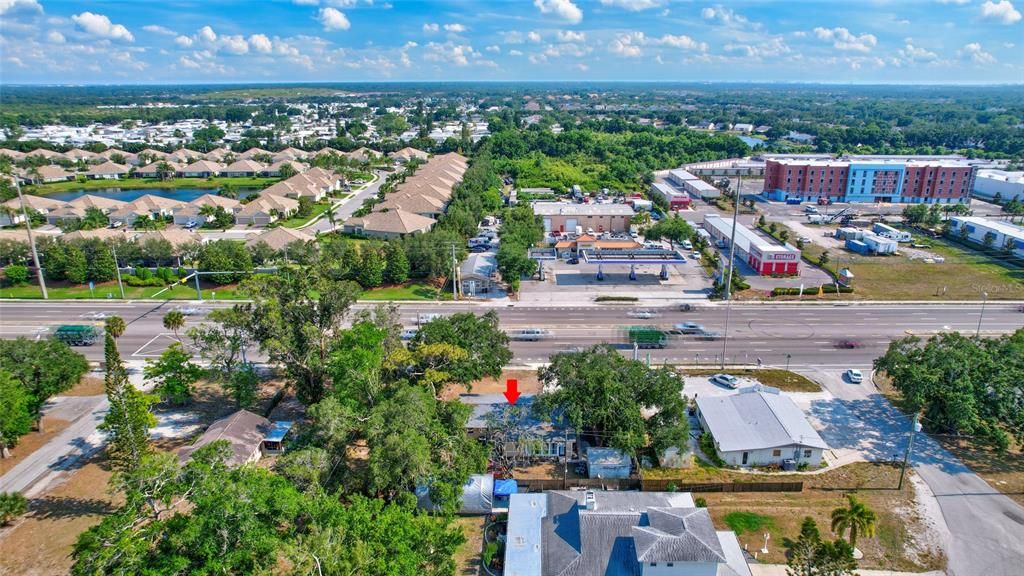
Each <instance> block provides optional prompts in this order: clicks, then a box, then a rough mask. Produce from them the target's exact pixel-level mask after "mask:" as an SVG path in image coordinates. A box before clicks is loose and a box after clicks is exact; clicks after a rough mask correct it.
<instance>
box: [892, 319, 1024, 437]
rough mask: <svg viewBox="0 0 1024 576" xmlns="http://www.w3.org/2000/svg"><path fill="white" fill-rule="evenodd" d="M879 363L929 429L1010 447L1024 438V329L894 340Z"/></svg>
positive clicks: (907, 403)
mask: <svg viewBox="0 0 1024 576" xmlns="http://www.w3.org/2000/svg"><path fill="white" fill-rule="evenodd" d="M875 368H876V369H878V370H882V371H884V372H885V373H886V374H887V375H888V376H889V377H890V378H892V383H893V386H894V387H895V388H896V389H897V390H898V391H899V392H900V394H901V395H902V396H903V400H904V403H905V404H904V405H905V406H906V408H907V409H908V410H909V411H911V412H913V413H917V412H921V414H922V424H923V425H924V427H925V428H926V429H929V430H932V431H934V432H938V433H943V434H956V435H968V436H974V437H976V438H977V439H979V440H981V441H982V442H986V443H990V444H992V445H994V446H996V447H997V448H999V449H1002V450H1005V449H1006V448H1007V447H1008V446H1009V441H1010V437H1011V436H1012V437H1013V438H1015V439H1016V441H1017V442H1018V443H1020V442H1024V329H1021V330H1017V332H1015V333H1014V334H1012V335H1006V336H1000V337H997V338H969V337H966V336H963V335H961V334H960V333H959V332H946V333H942V334H939V335H938V336H933V337H931V338H929V339H928V340H927V341H922V340H921V339H920V338H917V337H915V336H911V337H908V338H903V339H901V340H897V341H895V342H893V343H891V344H890V345H889V349H888V351H887V352H886V353H885V355H884V356H882V357H881V358H878V359H877V360H875Z"/></svg>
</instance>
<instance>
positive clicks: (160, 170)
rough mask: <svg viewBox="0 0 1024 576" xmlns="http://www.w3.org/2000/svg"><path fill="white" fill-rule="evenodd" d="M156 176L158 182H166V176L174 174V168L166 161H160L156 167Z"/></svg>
mask: <svg viewBox="0 0 1024 576" xmlns="http://www.w3.org/2000/svg"><path fill="white" fill-rule="evenodd" d="M156 171H157V174H159V175H160V180H166V179H167V175H168V174H174V168H172V167H171V164H170V163H169V162H167V161H166V160H164V161H161V162H160V163H159V164H157V165H156Z"/></svg>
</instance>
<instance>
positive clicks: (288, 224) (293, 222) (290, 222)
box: [281, 203, 331, 228]
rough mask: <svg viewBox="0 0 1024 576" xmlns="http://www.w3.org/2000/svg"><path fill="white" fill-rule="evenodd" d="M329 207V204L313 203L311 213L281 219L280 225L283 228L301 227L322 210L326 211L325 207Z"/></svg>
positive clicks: (317, 215)
mask: <svg viewBox="0 0 1024 576" xmlns="http://www.w3.org/2000/svg"><path fill="white" fill-rule="evenodd" d="M330 207H331V205H330V204H320V203H317V204H313V213H312V214H311V215H309V216H305V217H302V218H299V217H295V218H289V219H287V220H283V221H282V222H281V226H284V227H285V228H301V227H302V226H305V225H306V224H308V223H310V222H312V221H313V220H315V219H316V218H318V217H319V216H320V215H321V214H323V213H324V212H327V209H328V208H330Z"/></svg>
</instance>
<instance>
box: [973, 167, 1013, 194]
mask: <svg viewBox="0 0 1024 576" xmlns="http://www.w3.org/2000/svg"><path fill="white" fill-rule="evenodd" d="M997 194H998V195H999V197H1000V198H1001V199H1002V200H1003V201H1004V202H1005V201H1009V200H1020V201H1024V172H1010V171H1007V170H990V169H983V170H978V174H977V176H975V177H974V195H975V196H977V197H979V198H984V199H985V200H992V199H993V198H995V197H996V195H997Z"/></svg>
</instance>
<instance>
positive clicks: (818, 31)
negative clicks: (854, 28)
mask: <svg viewBox="0 0 1024 576" xmlns="http://www.w3.org/2000/svg"><path fill="white" fill-rule="evenodd" d="M814 35H815V36H817V37H818V40H824V41H826V42H831V43H832V46H833V47H834V48H835V49H836V50H845V51H852V52H870V51H871V49H872V48H874V47H875V45H877V44H878V38H875V36H874V35H872V34H861V35H859V36H857V35H855V34H853V33H851V32H850V31H849V30H847V29H846V28H821V27H819V28H815V29H814Z"/></svg>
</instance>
